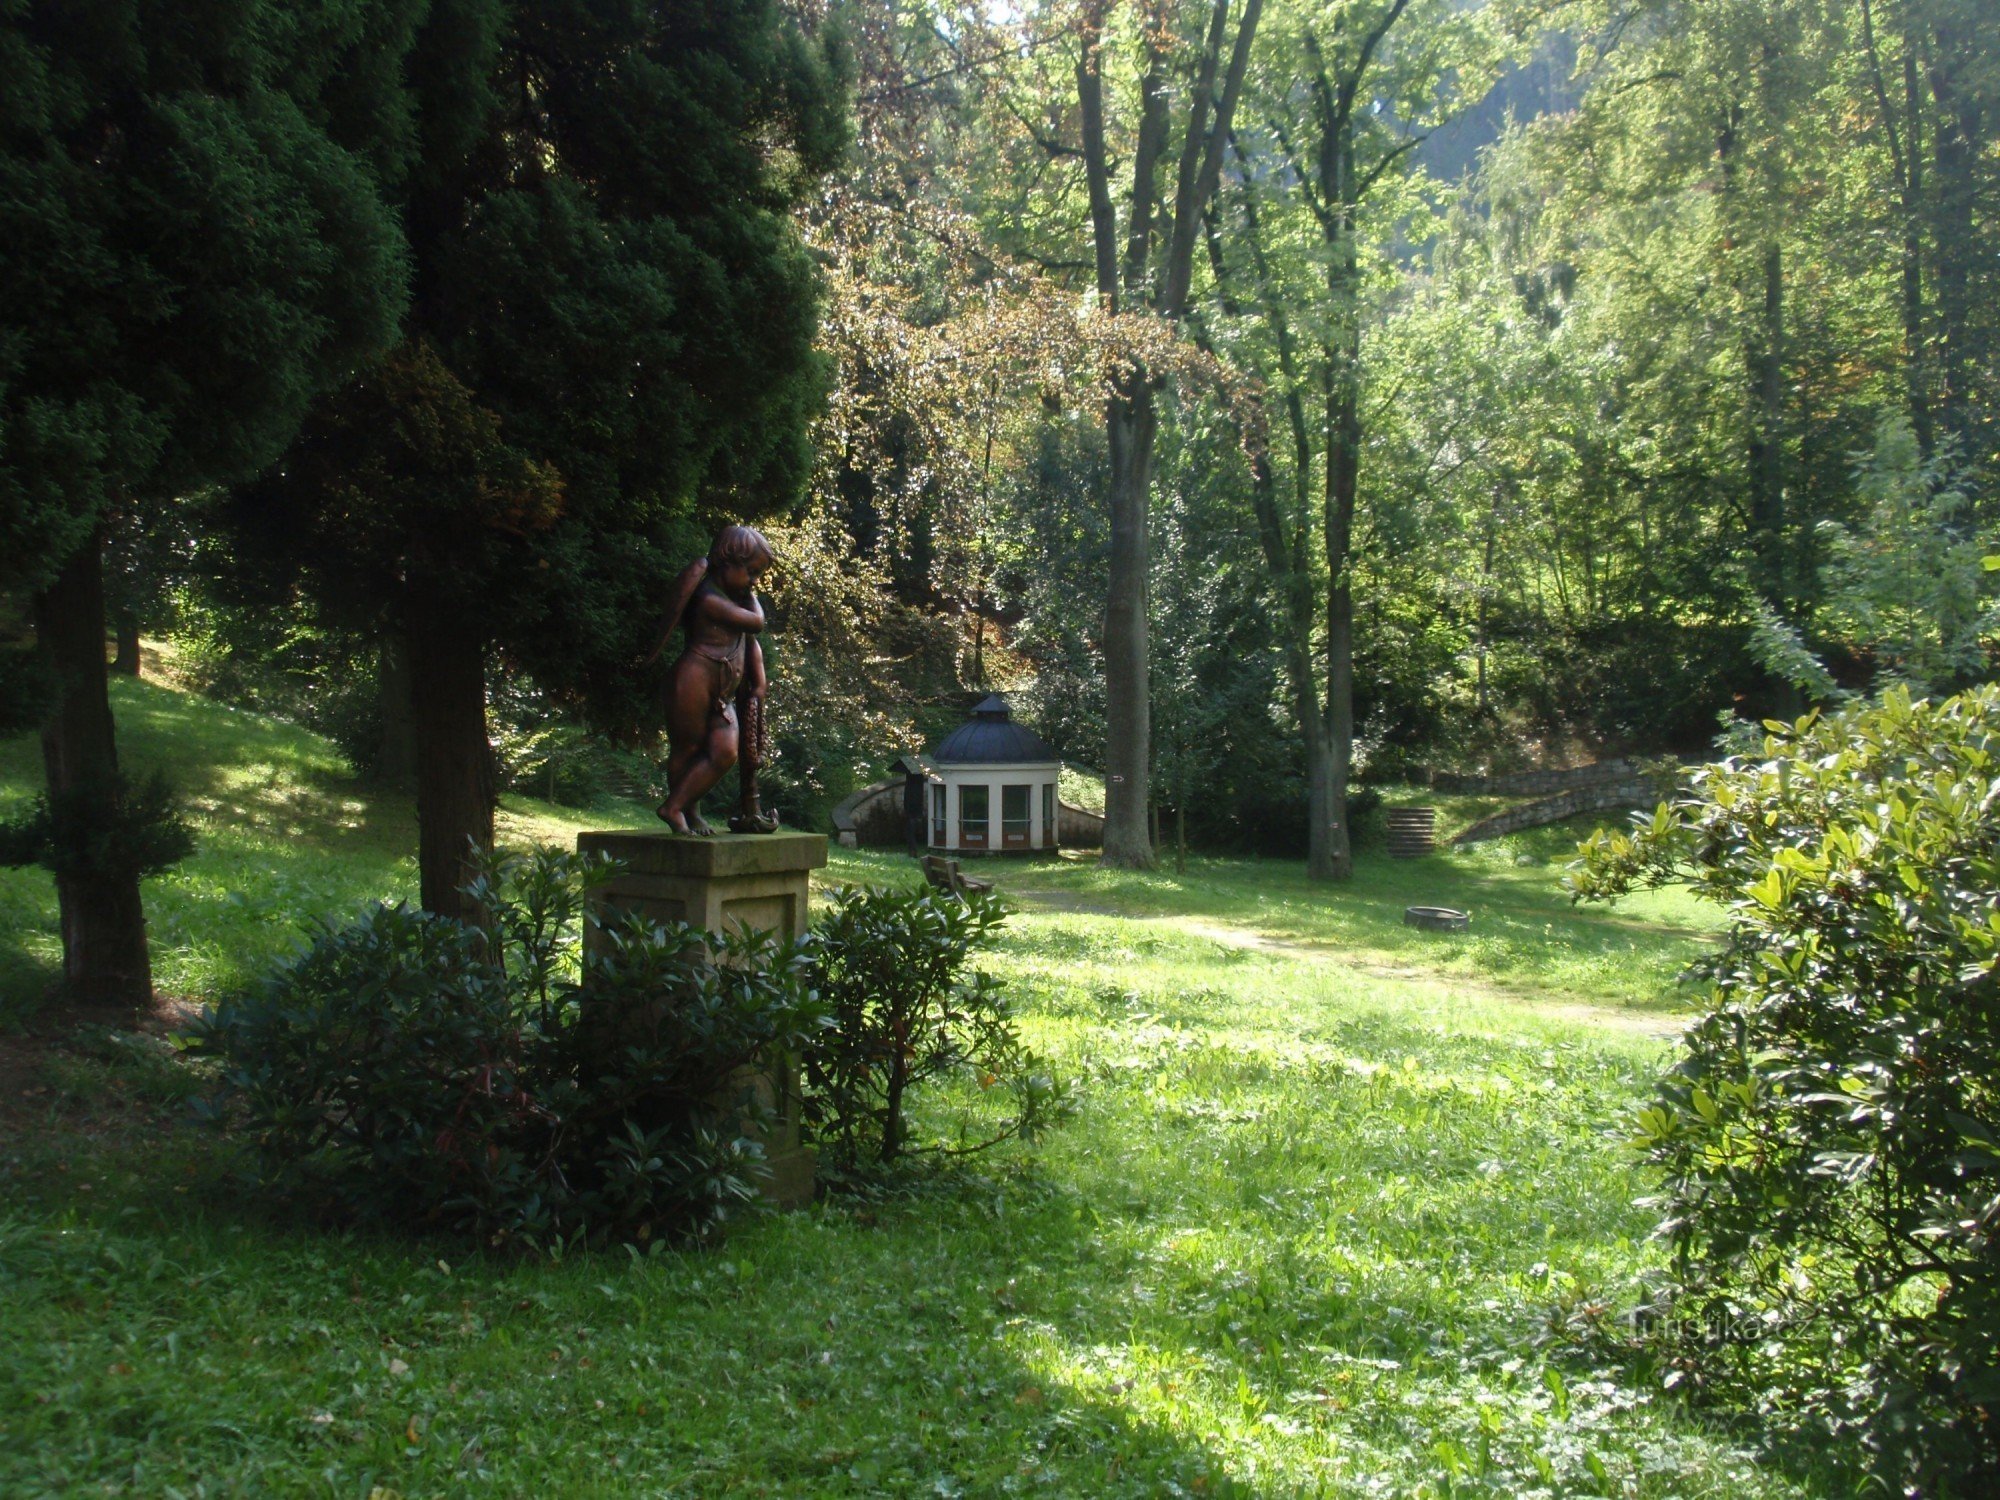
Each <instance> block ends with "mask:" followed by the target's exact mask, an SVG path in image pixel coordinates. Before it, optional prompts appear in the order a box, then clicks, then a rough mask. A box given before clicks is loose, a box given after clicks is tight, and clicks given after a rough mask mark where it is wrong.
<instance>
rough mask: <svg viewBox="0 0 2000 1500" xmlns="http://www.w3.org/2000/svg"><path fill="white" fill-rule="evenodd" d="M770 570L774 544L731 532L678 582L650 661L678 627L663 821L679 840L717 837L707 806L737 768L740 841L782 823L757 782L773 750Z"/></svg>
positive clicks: (735, 824) (744, 530) (735, 828)
mask: <svg viewBox="0 0 2000 1500" xmlns="http://www.w3.org/2000/svg"><path fill="white" fill-rule="evenodd" d="M770 566H771V544H770V543H769V542H767V541H765V540H764V538H763V536H762V535H761V534H760V533H759V532H758V531H756V530H755V529H754V528H753V527H749V526H728V527H724V528H723V530H722V531H721V532H720V533H719V534H718V535H717V536H716V538H715V543H714V545H713V546H711V547H710V548H709V549H708V556H707V557H704V558H699V559H697V560H696V561H694V562H692V563H690V564H688V566H687V567H686V568H685V569H684V570H683V571H682V573H681V575H680V577H679V578H677V579H676V580H675V581H674V588H673V594H672V596H671V597H670V599H669V602H668V610H667V618H666V627H665V629H664V630H663V631H662V633H661V636H660V643H659V645H657V646H655V647H654V648H653V652H652V655H651V656H649V657H647V658H646V659H647V661H649V662H650V661H652V660H654V659H655V658H657V657H658V656H659V655H660V653H661V652H662V651H663V650H665V649H666V644H667V642H668V641H669V640H670V639H672V637H673V633H674V630H675V628H676V627H683V628H685V629H686V631H687V643H686V645H685V646H683V648H682V650H681V654H680V657H679V659H678V660H677V661H675V662H674V665H673V670H672V672H671V673H670V674H669V676H668V679H667V689H666V709H667V747H668V754H667V800H666V801H665V802H663V803H661V804H660V807H659V815H660V818H661V821H663V822H664V823H665V824H666V825H667V826H668V827H669V828H671V829H673V831H674V832H675V833H690V834H698V835H704V836H705V835H708V834H712V833H714V832H715V829H714V828H712V827H711V826H710V825H709V824H708V823H706V822H704V821H703V820H702V816H701V799H702V797H703V795H704V794H705V793H706V792H707V791H708V790H709V789H710V788H711V787H713V786H714V785H715V784H716V783H717V782H718V781H720V780H721V779H722V777H723V775H724V773H726V772H727V771H728V770H729V768H730V767H731V766H733V765H737V764H738V763H739V760H740V764H741V768H742V769H741V774H740V776H739V778H738V779H739V781H740V783H741V785H742V793H743V794H742V797H741V799H740V800H739V801H738V803H737V808H736V812H735V815H734V816H732V817H731V818H730V820H729V827H730V831H731V832H733V833H770V832H772V831H774V830H775V829H776V828H777V826H778V819H777V816H776V814H773V813H766V812H764V811H763V810H762V809H761V808H760V807H759V806H758V805H757V772H758V769H759V768H760V767H761V766H762V765H763V763H764V760H765V758H766V756H767V755H768V752H769V749H770V742H769V738H768V736H767V733H766V730H765V727H764V693H765V688H766V686H767V684H766V682H765V679H764V652H763V650H762V648H761V647H760V646H759V645H758V644H757V636H758V635H759V633H761V632H762V630H763V629H764V606H763V605H762V604H761V603H760V602H759V601H758V599H757V594H756V585H757V580H758V579H759V578H760V577H761V576H763V574H764V572H765V571H766V570H767V569H769V567H770Z"/></svg>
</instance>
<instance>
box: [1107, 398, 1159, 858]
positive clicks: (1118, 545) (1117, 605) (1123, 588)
mask: <svg viewBox="0 0 2000 1500" xmlns="http://www.w3.org/2000/svg"><path fill="white" fill-rule="evenodd" d="M1105 421H1106V426H1107V430H1108V432H1109V435H1110V439H1111V497H1110V498H1111V565H1110V576H1109V578H1108V579H1107V580H1106V588H1105V608H1104V699H1105V704H1104V706H1105V731H1106V733H1105V749H1104V778H1105V780H1104V852H1103V856H1102V857H1103V860H1104V862H1105V863H1107V864H1111V865H1117V866H1119V867H1121V868H1123V869H1135V870H1136V869H1145V868H1148V867H1149V866H1151V864H1152V863H1153V841H1152V839H1151V837H1150V836H1149V830H1148V828H1147V826H1146V810H1147V807H1148V805H1149V803H1150V801H1151V791H1150V773H1151V769H1152V743H1153V740H1152V694H1151V692H1150V691H1149V688H1150V682H1149V679H1148V676H1147V670H1148V662H1149V657H1150V650H1151V642H1150V640H1149V629H1148V625H1149V620H1148V610H1147V607H1146V590H1147V580H1148V576H1149V574H1150V572H1151V568H1152V560H1151V546H1150V541H1151V538H1150V535H1149V533H1148V530H1147V524H1146V523H1147V516H1148V511H1149V510H1150V500H1151V494H1152V468H1153V438H1154V435H1155V433H1156V432H1157V429H1158V425H1159V418H1158V415H1157V413H1156V412H1155V410H1154V407H1153V395H1152V392H1151V391H1150V390H1149V389H1148V388H1147V387H1146V385H1145V384H1144V377H1143V376H1140V377H1137V378H1135V379H1134V381H1133V383H1132V385H1131V386H1130V387H1129V388H1128V389H1127V390H1126V391H1124V392H1121V393H1120V394H1118V395H1116V396H1114V397H1113V398H1112V399H1111V401H1110V402H1109V403H1108V410H1107V411H1106V413H1105Z"/></svg>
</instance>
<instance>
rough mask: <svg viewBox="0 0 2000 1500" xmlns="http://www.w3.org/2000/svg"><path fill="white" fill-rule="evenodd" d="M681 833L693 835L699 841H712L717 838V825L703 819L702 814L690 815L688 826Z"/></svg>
mask: <svg viewBox="0 0 2000 1500" xmlns="http://www.w3.org/2000/svg"><path fill="white" fill-rule="evenodd" d="M681 832H682V833H691V834H693V835H694V836H695V837H696V838H698V839H710V838H714V837H715V825H714V824H713V823H710V822H709V821H708V820H707V819H705V818H703V817H702V815H701V814H700V813H690V814H689V815H688V818H687V826H686V827H684V828H682V829H681Z"/></svg>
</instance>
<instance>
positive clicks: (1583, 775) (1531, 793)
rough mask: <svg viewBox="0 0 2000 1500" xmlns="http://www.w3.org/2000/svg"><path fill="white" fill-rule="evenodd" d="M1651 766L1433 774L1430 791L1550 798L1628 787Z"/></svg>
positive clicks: (1600, 764)
mask: <svg viewBox="0 0 2000 1500" xmlns="http://www.w3.org/2000/svg"><path fill="white" fill-rule="evenodd" d="M1651 765H1652V762H1650V761H1643V760H1636V759H1630V758H1628V759H1623V760H1600V761H1596V762H1594V763H1592V764H1591V765H1587V766H1571V767H1569V768H1568V769H1567V770H1562V771H1516V772H1512V773H1510V774H1508V775H1505V776H1463V775H1460V774H1458V773H1457V772H1454V771H1433V772H1431V774H1430V786H1431V789H1432V790H1433V791H1438V792H1453V793H1457V794H1459V795H1462V796H1473V797H1553V796H1557V795H1559V794H1561V793H1563V792H1578V791H1584V790H1587V789H1589V788H1592V787H1603V788H1611V787H1618V786H1629V785H1630V784H1632V782H1633V781H1634V780H1635V779H1637V778H1639V777H1642V776H1645V775H1647V774H1649V767H1650V766H1651ZM1613 805H1614V806H1615V805H1616V804H1613Z"/></svg>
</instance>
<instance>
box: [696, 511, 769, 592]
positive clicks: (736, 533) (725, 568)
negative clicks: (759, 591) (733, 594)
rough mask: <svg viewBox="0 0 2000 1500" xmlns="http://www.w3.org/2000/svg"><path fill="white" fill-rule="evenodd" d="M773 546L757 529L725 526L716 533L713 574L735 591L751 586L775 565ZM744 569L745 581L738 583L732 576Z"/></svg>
mask: <svg viewBox="0 0 2000 1500" xmlns="http://www.w3.org/2000/svg"><path fill="white" fill-rule="evenodd" d="M771 560H772V554H771V544H770V543H769V542H767V541H765V540H764V533H763V532H761V531H759V530H758V529H757V528H756V527H754V526H725V527H723V528H722V530H720V531H718V532H717V533H716V534H715V541H714V544H713V545H711V546H710V547H709V549H708V571H709V575H710V576H711V577H713V578H715V579H716V580H717V581H718V582H724V583H725V584H726V586H728V587H731V588H738V587H748V586H749V583H750V582H752V581H754V580H755V579H756V577H757V575H758V574H759V573H762V572H763V571H764V570H765V569H766V568H768V567H770V566H771ZM737 569H741V570H742V572H743V575H744V579H745V582H744V583H742V584H740V585H739V584H737V583H735V582H733V581H731V580H730V577H729V575H730V574H731V573H733V572H734V571H736V570H737Z"/></svg>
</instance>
